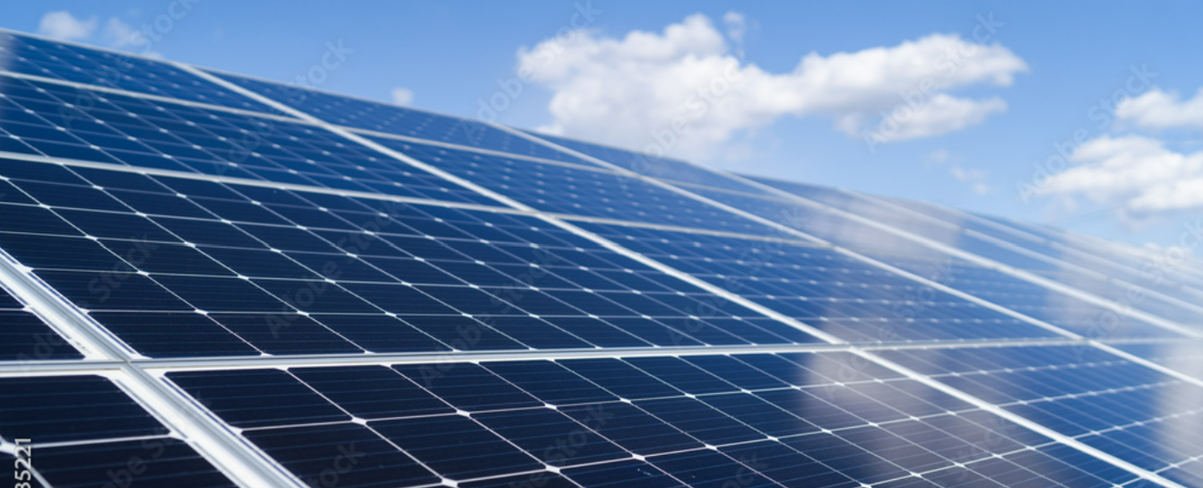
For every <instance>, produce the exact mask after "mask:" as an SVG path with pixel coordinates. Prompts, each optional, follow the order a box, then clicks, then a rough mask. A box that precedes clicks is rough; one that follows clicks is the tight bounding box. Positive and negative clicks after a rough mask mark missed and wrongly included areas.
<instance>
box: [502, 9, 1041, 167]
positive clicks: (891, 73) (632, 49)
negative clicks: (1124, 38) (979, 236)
mask: <svg viewBox="0 0 1203 488" xmlns="http://www.w3.org/2000/svg"><path fill="white" fill-rule="evenodd" d="M723 20H724V24H725V25H726V27H727V31H728V33H729V34H728V37H724V35H723V34H722V33H720V32H719V31H718V30H717V29H716V28H715V26H714V25H713V24H712V22H711V21H710V19H709V18H707V17H706V16H704V15H701V14H696V15H692V16H689V17H687V18H686V19H685V20H684V21H682V22H680V23H677V24H671V25H669V26H667V27H666V28H665V29H664V30H663V31H662V32H659V33H655V32H643V31H633V32H630V33H628V34H627V35H626V36H625V37H622V38H621V39H617V38H611V37H605V36H602V35H600V34H599V33H597V32H594V31H578V32H576V33H574V35H571V36H566V37H564V38H557V39H550V40H548V41H544V42H543V43H541V44H539V45H537V46H535V47H534V48H531V49H526V48H524V49H521V50H519V53H518V72H519V74H520V75H521V76H523V77H524V78H526V79H528V80H530V81H533V82H535V83H538V84H540V85H542V86H544V87H547V88H549V89H550V90H551V91H552V92H553V94H552V100H551V103H550V106H549V110H550V112H551V116H552V119H553V120H552V122H551V123H550V124H547V125H546V126H544V127H541V128H540V129H541V130H544V131H548V132H551V133H554V134H562V135H570V136H580V137H587V138H590V139H594V140H599V141H602V142H607V143H611V144H615V145H619V146H624V147H628V148H632V149H637V150H645V151H650V152H653V153H656V152H667V153H672V154H675V155H678V156H684V157H692V158H702V159H705V158H707V157H708V156H711V155H713V154H714V149H715V148H716V146H718V145H721V144H722V143H724V142H726V141H728V140H730V139H732V138H733V137H734V136H736V135H737V134H738V133H740V132H741V131H748V130H754V129H756V128H759V127H763V126H766V125H768V124H770V123H772V122H774V121H775V120H778V119H779V118H781V117H782V116H786V115H794V116H824V117H829V118H831V119H832V120H833V122H834V124H835V127H836V128H837V129H838V130H840V131H842V132H844V133H845V134H847V135H849V136H852V137H857V138H860V137H866V138H868V137H873V138H874V142H889V141H899V140H905V139H913V138H919V137H930V136H934V135H939V134H943V133H947V132H950V131H955V130H958V129H962V128H964V127H967V126H970V125H973V124H976V123H980V122H981V121H982V120H984V119H985V118H986V117H987V116H989V115H990V114H992V113H997V112H1000V111H1002V110H1005V108H1006V103H1005V102H1003V101H1002V100H1001V99H998V98H987V99H983V100H974V99H968V98H957V97H954V96H953V95H951V94H949V93H948V92H949V91H950V90H953V89H956V88H961V87H966V86H971V85H983V84H984V85H997V86H1007V85H1010V84H1011V83H1012V82H1013V81H1014V75H1015V74H1016V73H1019V72H1023V71H1026V70H1027V66H1026V64H1025V63H1024V62H1023V60H1022V59H1020V58H1019V57H1018V56H1016V55H1015V54H1014V53H1012V52H1011V51H1010V50H1008V49H1006V48H1005V47H1002V46H1000V45H998V44H988V45H987V44H977V43H973V42H968V41H965V40H963V39H961V38H960V37H959V36H957V35H952V34H932V35H928V36H925V37H922V38H919V39H915V40H909V41H904V42H902V43H900V44H898V45H894V46H883V47H873V48H869V49H863V50H860V51H855V52H839V53H832V54H829V55H821V54H819V53H815V52H811V53H809V54H807V55H805V56H803V57H802V59H801V60H800V62H799V63H798V65H797V66H796V67H795V68H794V69H793V71H790V72H785V73H771V72H768V71H765V70H763V69H761V68H760V67H759V66H757V65H755V64H752V63H746V62H743V61H741V60H740V59H739V57H738V56H737V55H736V54H733V52H732V49H731V46H730V43H729V42H728V41H729V40H730V41H734V42H735V43H736V44H737V45H738V44H739V43H740V42H742V40H743V37H744V36H745V33H746V26H747V21H746V19H744V17H743V16H742V15H740V14H737V13H729V14H727V15H726V16H724V19H723ZM887 122H888V123H887Z"/></svg>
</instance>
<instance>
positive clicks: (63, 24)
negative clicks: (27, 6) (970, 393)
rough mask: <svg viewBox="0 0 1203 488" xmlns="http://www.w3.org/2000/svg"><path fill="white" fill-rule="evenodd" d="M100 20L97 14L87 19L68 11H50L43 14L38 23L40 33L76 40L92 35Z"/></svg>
mask: <svg viewBox="0 0 1203 488" xmlns="http://www.w3.org/2000/svg"><path fill="white" fill-rule="evenodd" d="M98 24H99V21H98V20H97V19H96V17H95V16H92V17H90V18H87V19H82V18H77V17H75V16H74V15H71V12H67V11H61V10H60V11H55V12H48V13H46V15H43V16H42V22H41V23H40V24H38V33H39V34H42V35H44V36H49V37H55V38H58V39H66V40H68V41H74V40H79V39H85V38H87V37H90V36H91V35H92V33H93V32H95V31H96V26H97V25H98Z"/></svg>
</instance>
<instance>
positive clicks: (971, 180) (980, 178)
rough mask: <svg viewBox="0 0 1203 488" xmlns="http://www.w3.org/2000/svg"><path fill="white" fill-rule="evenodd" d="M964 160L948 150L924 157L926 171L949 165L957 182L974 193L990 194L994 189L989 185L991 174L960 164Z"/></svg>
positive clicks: (949, 170)
mask: <svg viewBox="0 0 1203 488" xmlns="http://www.w3.org/2000/svg"><path fill="white" fill-rule="evenodd" d="M961 159H962V158H960V157H959V156H956V155H954V154H952V153H951V152H948V150H946V149H937V150H935V151H932V152H930V153H927V155H926V156H924V157H923V167H924V169H932V168H933V167H937V166H944V165H948V174H949V175H950V176H952V177H953V178H955V179H956V180H957V181H960V182H962V183H966V184H967V185H968V186H969V189H970V190H973V193H976V194H978V195H985V194H987V193H990V191H991V190H993V188H992V187H991V186H990V184H989V180H990V172H989V171H986V170H984V169H974V168H966V167H964V166H961V165H960V164H958V163H959V162H960V161H961Z"/></svg>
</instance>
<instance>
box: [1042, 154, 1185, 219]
mask: <svg viewBox="0 0 1203 488" xmlns="http://www.w3.org/2000/svg"><path fill="white" fill-rule="evenodd" d="M1069 159H1070V162H1071V163H1073V164H1074V166H1072V167H1070V168H1069V169H1067V170H1065V171H1063V172H1061V173H1058V174H1055V175H1053V176H1050V177H1049V178H1047V179H1046V180H1045V181H1044V182H1043V183H1042V184H1041V185H1040V187H1039V189H1038V190H1037V194H1043V195H1061V196H1067V197H1073V196H1083V197H1085V198H1087V199H1088V200H1090V201H1092V202H1094V203H1098V204H1104V205H1109V206H1116V207H1119V208H1120V210H1122V211H1124V212H1126V213H1127V214H1128V215H1141V214H1149V213H1156V212H1163V211H1170V210H1184V209H1189V208H1195V207H1200V206H1203V152H1196V153H1193V154H1184V153H1180V152H1177V151H1174V150H1171V149H1169V148H1167V147H1166V145H1165V143H1164V142H1163V141H1160V140H1157V139H1153V138H1150V137H1146V136H1142V135H1126V136H1120V137H1112V136H1109V135H1105V136H1102V137H1099V138H1097V139H1093V140H1091V141H1088V142H1086V143H1083V144H1082V145H1081V146H1078V148H1077V149H1075V150H1074V151H1073V153H1072V154H1071V155H1070V158H1069Z"/></svg>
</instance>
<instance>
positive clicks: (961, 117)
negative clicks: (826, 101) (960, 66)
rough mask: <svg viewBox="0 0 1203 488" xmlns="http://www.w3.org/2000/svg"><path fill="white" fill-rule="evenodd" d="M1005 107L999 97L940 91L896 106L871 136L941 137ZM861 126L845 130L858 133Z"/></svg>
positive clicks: (881, 139) (896, 138)
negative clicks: (969, 96)
mask: <svg viewBox="0 0 1203 488" xmlns="http://www.w3.org/2000/svg"><path fill="white" fill-rule="evenodd" d="M1006 110H1007V102H1004V101H1003V100H1002V99H1001V98H997V97H995V98H989V99H986V100H970V99H966V98H954V97H952V96H949V95H946V94H944V93H937V94H936V95H934V96H932V97H931V98H930V99H929V100H927V102H926V103H922V104H917V105H915V106H913V107H912V106H911V105H901V106H899V107H897V108H895V109H894V110H893V111H891V112H890V114H889V115H887V116H886V117H885V120H883V121H882V122H881V123H879V124H878V126H877V129H876V130H875V131H873V132H872V133H871V134H872V136H871V137H874V138H876V140H877V141H879V142H892V141H905V140H907V139H918V138H921V137H931V136H938V135H940V134H945V133H948V132H953V131H957V130H960V129H964V128H965V127H968V126H971V125H975V124H978V123H981V122H982V121H983V120H986V117H987V116H989V115H990V114H992V113H995V112H1003V111H1006ZM858 126H859V124H857V126H852V127H849V128H847V129H846V131H847V132H852V133H855V131H856V129H857V128H858Z"/></svg>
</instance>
